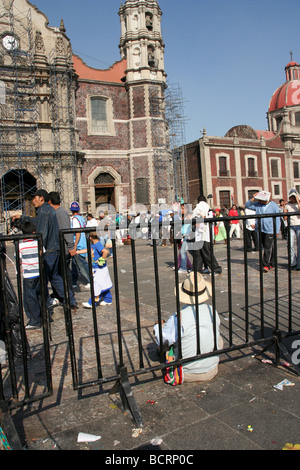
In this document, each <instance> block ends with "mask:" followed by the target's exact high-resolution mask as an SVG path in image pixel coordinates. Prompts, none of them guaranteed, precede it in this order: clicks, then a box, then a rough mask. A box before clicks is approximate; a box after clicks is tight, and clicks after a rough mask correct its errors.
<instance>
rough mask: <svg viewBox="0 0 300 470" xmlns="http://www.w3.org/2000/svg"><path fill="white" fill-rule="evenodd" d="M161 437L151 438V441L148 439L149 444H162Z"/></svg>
mask: <svg viewBox="0 0 300 470" xmlns="http://www.w3.org/2000/svg"><path fill="white" fill-rule="evenodd" d="M162 441H163V440H162V439H152V441H150V444H152V445H153V446H160V445H161V444H162Z"/></svg>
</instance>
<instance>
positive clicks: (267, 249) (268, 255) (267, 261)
mask: <svg viewBox="0 0 300 470" xmlns="http://www.w3.org/2000/svg"><path fill="white" fill-rule="evenodd" d="M261 239H262V246H263V249H264V253H263V258H262V263H263V266H262V268H264V267H267V268H269V269H270V267H271V266H274V249H273V248H274V235H273V233H265V232H261Z"/></svg>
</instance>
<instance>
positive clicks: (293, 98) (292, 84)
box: [269, 61, 300, 113]
mask: <svg viewBox="0 0 300 470" xmlns="http://www.w3.org/2000/svg"><path fill="white" fill-rule="evenodd" d="M285 72H286V82H285V83H284V84H283V85H281V86H280V87H279V88H277V90H276V91H275V92H274V93H273V96H272V98H271V101H270V105H269V112H270V113H271V112H273V111H277V110H279V109H282V108H284V107H287V106H297V105H300V66H299V64H298V63H297V62H294V61H291V62H290V63H289V64H288V65H287V66H286V67H285Z"/></svg>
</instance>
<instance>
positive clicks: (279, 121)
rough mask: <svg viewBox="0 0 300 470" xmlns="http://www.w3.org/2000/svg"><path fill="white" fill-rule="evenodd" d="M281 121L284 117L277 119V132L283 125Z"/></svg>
mask: <svg viewBox="0 0 300 470" xmlns="http://www.w3.org/2000/svg"><path fill="white" fill-rule="evenodd" d="M281 121H282V117H281V116H279V117H277V118H276V124H277V130H278V129H279V126H280V124H281Z"/></svg>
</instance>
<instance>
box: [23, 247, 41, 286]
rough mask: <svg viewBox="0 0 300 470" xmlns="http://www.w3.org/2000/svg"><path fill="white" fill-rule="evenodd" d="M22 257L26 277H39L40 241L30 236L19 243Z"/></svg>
mask: <svg viewBox="0 0 300 470" xmlns="http://www.w3.org/2000/svg"><path fill="white" fill-rule="evenodd" d="M19 253H20V258H21V260H22V271H23V277H24V278H27V279H28V278H34V277H39V275H40V271H39V252H38V241H37V240H33V239H32V238H28V239H26V240H23V242H21V243H20V245H19Z"/></svg>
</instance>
